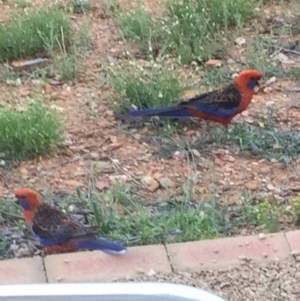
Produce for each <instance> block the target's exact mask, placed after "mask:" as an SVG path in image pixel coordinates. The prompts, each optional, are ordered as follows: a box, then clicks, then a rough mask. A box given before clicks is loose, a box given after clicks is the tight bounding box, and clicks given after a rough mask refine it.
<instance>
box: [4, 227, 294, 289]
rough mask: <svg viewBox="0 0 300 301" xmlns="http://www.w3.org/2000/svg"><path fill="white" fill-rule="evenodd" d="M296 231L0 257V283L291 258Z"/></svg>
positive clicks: (112, 277) (114, 276)
mask: <svg viewBox="0 0 300 301" xmlns="http://www.w3.org/2000/svg"><path fill="white" fill-rule="evenodd" d="M298 252H299V253H300V230H297V231H290V232H286V233H283V232H280V233H274V234H267V235H260V236H258V235H257V236H238V237H230V238H221V239H214V240H202V241H193V242H185V243H174V244H168V245H166V246H163V245H148V246H139V247H131V248H129V249H128V253H127V254H125V255H122V256H112V255H108V254H105V253H103V252H78V253H67V254H58V255H50V256H46V257H45V258H44V259H42V258H41V257H32V258H22V259H9V260H4V261H0V284H27V283H46V282H51V283H55V282H100V281H101V282H111V281H116V280H118V279H124V278H125V279H128V280H130V279H134V278H136V277H139V276H142V275H149V276H151V275H153V274H155V273H166V274H170V273H172V271H175V272H199V271H202V270H211V269H224V268H228V267H230V266H236V265H239V264H240V263H241V262H242V260H244V259H249V260H253V261H256V262H270V261H274V260H276V261H278V260H293V255H294V254H297V253H298Z"/></svg>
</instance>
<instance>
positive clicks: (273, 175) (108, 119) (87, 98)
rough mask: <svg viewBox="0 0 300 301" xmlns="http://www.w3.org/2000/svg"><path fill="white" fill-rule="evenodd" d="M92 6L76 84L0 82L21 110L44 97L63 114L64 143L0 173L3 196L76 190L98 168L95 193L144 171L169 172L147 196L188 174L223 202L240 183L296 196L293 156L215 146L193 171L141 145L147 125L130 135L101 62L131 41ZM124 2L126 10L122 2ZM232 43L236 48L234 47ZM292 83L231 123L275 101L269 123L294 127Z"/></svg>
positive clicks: (145, 190)
mask: <svg viewBox="0 0 300 301" xmlns="http://www.w3.org/2000/svg"><path fill="white" fill-rule="evenodd" d="M146 2H147V4H146V6H147V8H148V9H150V10H151V11H156V8H157V6H159V3H158V2H154V3H152V2H151V1H150V0H149V1H146ZM93 5H94V6H95V7H96V9H95V10H94V11H93V12H91V13H90V16H89V17H90V21H91V22H90V25H91V33H92V37H93V42H94V45H93V49H92V51H91V53H90V56H89V57H87V58H86V60H85V62H84V64H85V66H87V70H86V71H85V73H84V74H82V76H81V79H80V80H79V81H78V82H77V83H76V84H75V85H68V84H64V85H63V86H59V87H54V86H51V85H48V84H46V85H42V84H34V83H32V82H28V83H27V84H26V85H22V86H18V87H13V86H7V85H5V84H1V85H0V93H1V95H2V97H1V102H2V104H5V103H10V104H13V105H14V106H15V107H16V108H18V107H19V106H20V105H21V104H22V102H23V101H24V100H25V99H26V98H27V97H35V95H37V94H44V95H45V98H46V99H47V102H48V103H50V104H51V105H52V106H54V107H56V108H58V109H59V110H60V111H62V112H63V114H64V115H65V117H66V124H65V131H66V141H65V143H66V148H65V149H64V150H62V151H61V152H60V153H59V154H57V155H56V156H55V157H51V158H48V159H47V158H43V159H42V158H40V159H37V160H34V161H30V162H23V163H21V164H20V165H19V166H16V167H15V168H13V169H12V170H9V171H5V170H1V174H0V197H5V196H10V195H12V192H13V190H14V189H16V188H18V187H21V186H31V187H33V188H36V189H38V190H40V191H43V192H47V191H52V190H56V191H57V190H60V191H66V192H74V190H75V188H76V187H77V186H78V187H81V188H87V187H88V183H89V175H90V170H91V168H92V167H93V168H96V187H97V188H98V190H99V191H101V190H103V189H104V188H107V187H110V186H111V185H112V183H113V182H114V181H115V180H116V179H117V180H121V181H123V182H125V183H133V182H135V183H136V181H139V180H140V179H141V178H142V177H144V176H146V175H149V176H151V177H153V178H154V179H159V178H161V177H168V178H169V179H170V180H171V181H172V182H174V187H172V191H171V190H168V189H163V188H158V189H156V188H157V187H153V186H151V185H150V187H147V186H145V185H140V190H139V194H140V195H141V196H146V197H147V196H151V197H150V198H151V199H152V200H160V199H166V198H167V197H169V196H171V195H173V194H174V191H176V190H177V189H182V186H183V184H184V183H186V180H187V179H188V178H189V179H193V181H194V183H195V186H194V191H193V193H194V197H195V199H199V198H200V197H201V198H202V199H205V195H206V194H208V195H211V191H212V189H214V190H215V191H216V197H217V198H218V199H219V200H220V201H221V202H224V203H225V204H235V203H237V204H238V203H239V202H240V200H241V197H242V193H243V191H244V189H245V188H246V189H249V190H251V191H252V192H253V195H254V196H257V195H259V196H262V197H267V198H273V197H274V198H275V199H279V200H281V201H286V200H287V197H288V196H290V195H295V190H296V191H297V190H298V188H300V180H299V176H298V172H297V170H299V163H300V161H299V160H294V161H293V166H291V165H288V166H285V165H283V164H280V163H277V162H270V161H268V160H264V159H262V160H259V161H258V160H257V158H246V157H241V156H238V154H235V153H233V152H229V151H228V150H226V149H218V150H215V151H213V152H212V157H211V156H209V157H208V156H207V155H206V154H199V155H198V158H197V159H198V163H197V166H196V168H195V165H194V164H189V162H187V161H186V159H185V158H184V157H183V156H181V155H180V154H178V153H177V155H176V154H175V155H173V156H172V157H171V158H168V159H164V158H161V156H159V155H157V149H156V148H155V146H153V145H151V144H150V143H147V142H144V141H145V138H146V137H148V136H151V129H149V128H147V126H145V127H143V128H140V129H138V131H137V130H132V131H131V132H130V131H129V134H128V131H126V130H124V127H123V125H122V124H121V123H120V122H119V121H116V120H115V118H114V116H113V112H112V110H111V109H110V108H109V106H108V101H107V98H108V96H109V95H110V94H111V93H112V91H111V88H110V86H108V85H106V84H105V83H104V82H103V80H100V79H99V78H101V76H99V74H100V75H101V70H102V68H101V60H106V59H107V56H110V57H112V58H117V57H118V55H119V54H120V53H121V52H122V51H123V50H126V49H128V48H129V47H130V46H128V45H124V44H123V43H122V42H120V41H119V40H118V39H117V33H118V29H117V27H116V26H115V24H114V22H113V20H111V19H107V18H103V9H102V7H101V4H99V3H97V2H95V3H93ZM1 6H3V7H4V12H5V14H4V15H3V16H7V12H8V11H10V6H9V5H8V4H5V5H4V4H2V5H1ZM123 6H124V8H125V9H128V8H129V6H128V3H126V2H124V3H123ZM275 8H276V7H275ZM275 8H274V9H275ZM2 13H3V11H2ZM3 16H2V17H1V18H2V19H3V18H4V17H3ZM80 18H81V16H80V15H75V16H74V22H75V23H78V22H80ZM236 47H237V49H233V52H234V51H236V52H238V51H239V49H238V46H236ZM232 68H233V69H234V66H233V67H232ZM265 80H268V79H267V78H266V79H265ZM294 86H295V83H293V82H290V81H277V82H275V84H272V85H271V87H269V88H268V89H265V90H264V91H263V90H260V91H259V92H258V94H256V95H255V97H254V100H253V102H252V104H251V106H250V108H249V109H248V110H247V111H246V112H245V113H244V114H242V116H239V117H237V118H236V119H235V122H243V123H245V122H248V123H252V122H253V121H254V120H255V119H257V118H258V117H259V116H262V115H266V114H267V112H268V106H272V108H273V109H275V112H276V114H275V117H274V121H275V122H276V123H277V124H278V127H279V128H291V129H296V128H298V126H299V122H300V115H299V109H298V108H293V107H294V106H296V105H297V102H298V98H299V97H298V94H297V93H292V92H281V91H277V89H279V90H283V91H285V90H286V89H288V88H291V87H294ZM198 123H199V126H198V127H197V129H196V130H195V129H190V128H186V129H185V130H186V135H187V136H188V137H194V136H195V137H196V136H199V134H201V131H202V130H203V124H202V123H201V122H198ZM213 126H218V125H213ZM262 126H263V125H262Z"/></svg>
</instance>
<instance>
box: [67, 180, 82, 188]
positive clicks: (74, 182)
mask: <svg viewBox="0 0 300 301" xmlns="http://www.w3.org/2000/svg"><path fill="white" fill-rule="evenodd" d="M64 182H65V184H67V185H69V186H73V187H84V184H83V183H81V182H79V181H76V180H66V181H64Z"/></svg>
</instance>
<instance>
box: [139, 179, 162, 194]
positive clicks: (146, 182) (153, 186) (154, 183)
mask: <svg viewBox="0 0 300 301" xmlns="http://www.w3.org/2000/svg"><path fill="white" fill-rule="evenodd" d="M141 182H142V184H144V185H145V186H147V188H148V189H149V190H150V191H155V190H156V189H158V188H159V183H158V182H157V181H156V180H154V179H153V178H152V177H151V176H144V177H143V178H142V179H141Z"/></svg>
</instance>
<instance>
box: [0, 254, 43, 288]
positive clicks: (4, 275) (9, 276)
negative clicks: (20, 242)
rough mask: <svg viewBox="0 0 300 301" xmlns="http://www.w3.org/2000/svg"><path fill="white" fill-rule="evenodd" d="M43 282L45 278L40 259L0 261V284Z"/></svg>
mask: <svg viewBox="0 0 300 301" xmlns="http://www.w3.org/2000/svg"><path fill="white" fill-rule="evenodd" d="M44 282H46V276H45V273H44V267H43V261H42V258H41V257H33V258H22V259H9V260H3V261H0V284H29V283H44ZM0 289H1V288H0Z"/></svg>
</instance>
